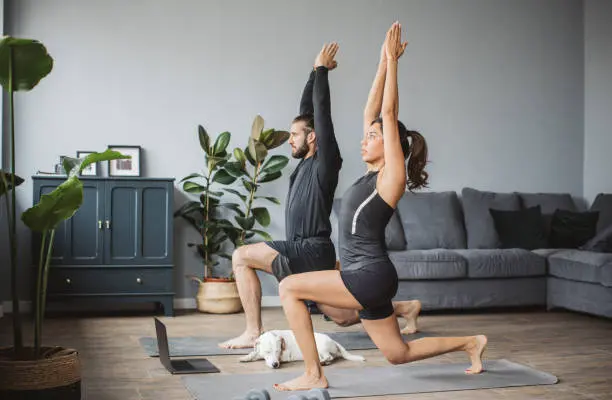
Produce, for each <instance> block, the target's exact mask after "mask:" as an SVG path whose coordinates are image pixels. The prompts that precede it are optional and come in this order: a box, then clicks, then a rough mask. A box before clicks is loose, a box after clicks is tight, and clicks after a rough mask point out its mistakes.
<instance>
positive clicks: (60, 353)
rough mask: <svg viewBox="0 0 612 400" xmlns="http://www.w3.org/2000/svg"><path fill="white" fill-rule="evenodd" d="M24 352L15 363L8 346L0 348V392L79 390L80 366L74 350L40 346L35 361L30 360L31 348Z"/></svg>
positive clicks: (12, 352) (33, 359)
mask: <svg viewBox="0 0 612 400" xmlns="http://www.w3.org/2000/svg"><path fill="white" fill-rule="evenodd" d="M24 350H25V355H26V357H22V359H23V358H25V360H19V361H15V360H13V355H14V349H13V348H12V347H1V348H0V393H3V392H8V391H15V392H20V391H45V390H49V389H57V388H62V387H70V386H73V387H76V386H78V388H79V391H80V381H81V363H80V360H79V354H78V352H77V351H76V350H74V349H66V348H63V347H43V348H41V355H42V357H40V358H39V359H35V358H34V357H33V354H34V349H33V348H31V347H27V348H25V349H24ZM75 384H78V385H75ZM0 397H2V396H0Z"/></svg>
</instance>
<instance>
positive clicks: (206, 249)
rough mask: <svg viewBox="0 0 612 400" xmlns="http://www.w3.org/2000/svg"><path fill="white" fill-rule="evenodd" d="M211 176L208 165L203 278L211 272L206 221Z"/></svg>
mask: <svg viewBox="0 0 612 400" xmlns="http://www.w3.org/2000/svg"><path fill="white" fill-rule="evenodd" d="M211 175H212V171H211V168H210V163H209V165H208V176H207V177H206V204H205V206H204V207H205V209H206V211H205V213H204V225H205V227H204V234H203V236H204V271H205V272H204V278H205V279H206V277H207V276H210V275H212V270H211V269H210V262H209V260H208V221H209V219H210V218H209V215H208V213H209V203H210V201H209V199H210V176H211Z"/></svg>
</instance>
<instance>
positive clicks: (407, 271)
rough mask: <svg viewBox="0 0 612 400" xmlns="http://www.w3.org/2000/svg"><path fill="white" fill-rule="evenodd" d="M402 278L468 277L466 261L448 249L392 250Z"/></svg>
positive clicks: (394, 262)
mask: <svg viewBox="0 0 612 400" xmlns="http://www.w3.org/2000/svg"><path fill="white" fill-rule="evenodd" d="M389 258H390V259H391V261H392V262H393V264H394V265H395V269H396V270H397V276H398V277H399V279H400V280H418V279H454V278H465V277H466V261H465V259H464V258H463V257H461V256H460V255H458V254H457V253H455V252H453V251H451V250H446V249H433V250H405V251H390V252H389Z"/></svg>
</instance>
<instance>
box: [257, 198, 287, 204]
mask: <svg viewBox="0 0 612 400" xmlns="http://www.w3.org/2000/svg"><path fill="white" fill-rule="evenodd" d="M255 198H256V199H266V200H268V201H271V202H272V203H274V204H278V205H280V203H281V202H280V200H279V199H277V198H276V197H267V196H255Z"/></svg>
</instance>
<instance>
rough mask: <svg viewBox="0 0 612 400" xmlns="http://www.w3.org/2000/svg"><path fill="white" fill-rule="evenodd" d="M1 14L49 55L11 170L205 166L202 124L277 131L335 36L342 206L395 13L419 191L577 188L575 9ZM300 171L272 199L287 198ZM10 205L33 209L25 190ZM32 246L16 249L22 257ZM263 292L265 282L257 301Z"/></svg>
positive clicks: (579, 134)
mask: <svg viewBox="0 0 612 400" xmlns="http://www.w3.org/2000/svg"><path fill="white" fill-rule="evenodd" d="M349 12H350V13H355V14H354V16H351V17H349V16H348V15H349ZM7 14H8V19H7V21H9V23H8V26H7V27H8V28H9V29H10V33H11V34H13V35H15V36H24V37H33V38H37V39H39V40H41V41H42V42H43V43H45V45H46V46H47V47H48V50H49V52H50V53H51V54H52V56H53V57H54V59H55V66H54V70H53V71H52V73H51V74H50V75H49V77H47V78H46V79H45V80H44V81H43V82H42V83H41V84H40V86H39V87H37V88H36V89H35V90H34V91H32V92H31V93H26V94H20V95H18V98H17V110H16V118H17V129H18V131H19V133H18V142H17V149H18V154H17V156H18V171H19V173H20V174H22V175H24V176H28V177H29V176H31V175H32V174H34V173H35V172H36V171H37V170H39V169H42V170H49V169H51V168H52V166H53V165H54V164H55V163H56V162H57V160H58V157H59V155H62V154H74V153H75V151H76V150H79V149H85V150H87V149H91V150H102V149H104V148H105V147H106V145H108V144H140V145H142V146H143V147H144V149H145V159H144V165H145V173H146V175H147V176H163V177H165V176H171V177H176V178H178V179H180V178H181V177H183V176H185V175H187V174H189V173H191V172H193V171H196V170H198V169H199V168H202V167H203V166H202V162H201V160H202V154H201V151H200V150H199V147H198V142H197V138H196V135H195V132H196V129H195V128H196V125H197V124H203V125H204V126H206V128H207V129H209V131H211V132H214V133H218V132H220V131H223V130H229V131H231V132H232V133H233V144H234V145H238V144H239V145H241V146H243V145H244V143H245V141H246V138H247V135H248V134H249V129H250V126H251V121H252V119H253V117H254V116H255V114H257V113H260V114H261V115H262V116H263V117H264V118H265V119H266V122H267V126H270V127H276V128H287V127H288V126H289V123H290V121H291V119H292V117H293V116H294V115H295V114H296V112H297V105H298V99H299V95H300V92H301V90H302V86H303V84H304V82H305V79H306V78H307V74H308V71H309V68H310V67H311V66H312V63H313V60H314V57H315V55H316V53H317V52H318V50H319V49H320V48H321V45H322V43H323V42H324V41H331V40H336V41H338V42H339V44H340V52H339V54H338V61H339V67H338V70H337V71H334V72H332V73H331V75H330V79H331V89H332V102H333V104H332V109H333V117H334V123H335V126H336V130H337V135H338V138H339V143H340V146H341V150H342V154H343V157H344V160H345V163H344V167H343V169H342V172H341V177H340V179H341V181H340V184H339V187H338V190H337V193H336V196H341V195H342V194H343V192H344V191H345V190H346V188H347V187H348V186H349V185H350V184H351V183H352V182H353V181H354V180H355V179H356V178H357V177H358V176H359V175H360V174H361V173H362V172H363V170H364V168H363V165H362V162H361V160H360V158H359V140H360V137H361V134H362V132H361V113H362V110H363V105H364V102H365V100H366V96H367V93H368V90H369V87H370V84H371V80H372V78H373V75H374V72H375V68H376V64H377V61H378V55H379V51H380V46H381V44H382V41H383V39H384V34H385V32H386V30H387V28H388V27H389V25H390V24H391V23H392V22H393V21H394V20H400V21H401V22H402V24H403V26H404V29H405V37H406V38H407V39H408V40H409V42H410V44H409V46H408V49H407V51H406V54H405V55H404V57H403V58H402V60H401V62H400V110H401V112H400V117H401V119H402V120H403V121H404V122H405V123H406V124H407V125H408V126H409V127H410V128H412V129H418V130H420V131H421V132H422V133H423V134H424V135H425V137H426V138H427V140H428V141H429V145H430V155H431V161H432V163H431V165H430V169H429V171H430V173H431V189H432V190H448V189H454V190H461V188H463V187H464V186H472V187H477V188H481V189H486V190H496V191H513V190H520V191H555V192H570V193H572V194H574V195H576V196H580V195H582V193H583V187H582V178H583V123H584V122H583V112H584V102H583V95H584V92H583V78H584V71H583V27H582V3H581V1H578V0H564V1H558V0H546V1H537V2H534V1H529V0H518V1H517V0H515V1H505V0H461V1H442V0H429V1H427V2H425V1H417V0H413V1H406V0H386V1H382V0H381V1H374V0H370V1H366V0H350V1H349V0H343V1H334V2H329V1H324V0H315V1H308V2H305V1H302V2H297V1H284V0H276V1H273V0H259V1H257V2H253V1H247V0H242V1H237V0H230V1H227V0H226V1H216V2H212V1H209V2H204V1H195V0H191V1H187V0H184V1H180V2H170V1H162V0H149V1H144V0H132V1H129V2H127V1H120V0H104V1H103V0H96V1H93V0H91V1H86V2H85V1H78V0H56V1H53V2H42V1H36V0H19V1H11V2H9V7H8V10H7ZM43 141H46V142H45V143H43ZM288 151H289V150H288V148H287V146H285V147H283V148H281V149H279V152H285V153H286V154H288ZM295 165H296V162H295V161H292V162H291V164H290V167H289V168H288V169H287V170H286V172H285V175H284V177H283V178H282V179H281V180H279V181H277V183H276V184H274V185H271V186H269V188H270V193H269V194H270V195H275V196H278V197H280V198H281V200H283V201H284V199H285V192H286V187H287V183H288V175H289V173H290V172H291V170H292V169H293V168H294V167H295ZM176 199H177V203H178V202H180V201H183V198H182V196H180V195H179V194H177V196H176ZM19 201H20V206H21V207H22V209H23V208H26V207H28V206H29V205H30V204H31V180H28V181H27V182H26V183H25V184H24V185H23V186H22V187H21V188H20V191H19ZM177 206H178V204H177ZM281 214H282V207H278V208H277V209H276V210H275V211H274V215H275V219H274V221H273V226H272V227H271V233H272V234H273V236H274V237H275V238H282V234H283V232H284V224H283V217H282V215H281ZM190 234H191V233H190V231H187V230H185V226H184V225H183V224H182V223H180V222H178V221H177V231H176V247H175V248H176V252H177V256H176V263H177V267H176V270H177V273H176V290H177V293H178V297H190V296H191V295H192V294H193V293H194V289H195V288H194V286H192V285H191V284H190V283H189V282H188V281H187V280H186V279H184V275H185V274H187V273H194V272H196V273H197V272H199V270H198V266H197V265H198V264H197V260H196V259H195V258H194V257H193V256H192V255H191V253H190V251H189V250H187V249H186V248H185V246H184V245H183V244H184V243H185V241H186V240H187V236H188V235H190ZM25 236H26V235H25V233H24V234H23V235H22V238H25ZM28 246H29V244H27V243H25V241H24V242H22V253H25V254H26V257H27V252H28V248H29V247H28ZM2 281H3V279H0V282H2ZM274 292H275V286H274V282H273V281H272V280H271V279H269V280H268V281H267V282H266V284H265V289H264V293H268V294H270V293H274Z"/></svg>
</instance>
